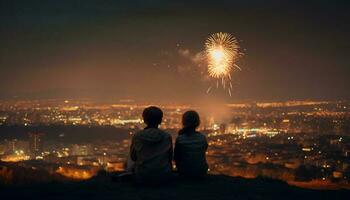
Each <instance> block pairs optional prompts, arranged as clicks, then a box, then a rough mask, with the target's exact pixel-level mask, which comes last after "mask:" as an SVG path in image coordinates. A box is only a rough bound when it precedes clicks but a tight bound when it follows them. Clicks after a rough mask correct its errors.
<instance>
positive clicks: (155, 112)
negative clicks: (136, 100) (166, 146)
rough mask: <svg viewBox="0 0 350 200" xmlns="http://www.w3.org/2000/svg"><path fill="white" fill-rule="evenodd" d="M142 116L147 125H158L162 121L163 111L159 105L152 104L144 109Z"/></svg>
mask: <svg viewBox="0 0 350 200" xmlns="http://www.w3.org/2000/svg"><path fill="white" fill-rule="evenodd" d="M142 117H143V121H144V122H145V124H147V126H149V127H158V125H159V124H160V123H162V119H163V112H162V110H161V109H160V108H158V107H155V106H150V107H147V108H145V109H144V110H143V113H142Z"/></svg>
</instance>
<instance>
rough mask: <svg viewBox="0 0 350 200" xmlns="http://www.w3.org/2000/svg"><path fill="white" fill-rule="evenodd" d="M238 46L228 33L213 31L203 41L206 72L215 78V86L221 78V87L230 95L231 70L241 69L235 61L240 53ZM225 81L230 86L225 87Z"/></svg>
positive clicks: (217, 85)
mask: <svg viewBox="0 0 350 200" xmlns="http://www.w3.org/2000/svg"><path fill="white" fill-rule="evenodd" d="M239 48H240V47H239V46H238V42H237V40H236V38H235V37H233V36H231V35H230V34H228V33H222V32H220V33H215V34H213V35H211V36H210V37H209V38H208V39H207V40H206V42H205V52H206V56H207V61H208V74H209V76H210V77H212V78H214V79H217V82H216V87H217V88H218V87H219V80H220V79H221V85H222V87H223V88H224V89H225V90H226V89H227V90H228V93H229V95H230V96H231V90H232V83H231V72H232V71H233V70H234V69H239V70H241V68H240V67H239V66H238V65H237V64H236V63H235V62H236V61H237V59H238V58H239V56H240V55H241V52H240V51H239ZM227 83H229V86H230V87H226V86H227V85H228V84H227ZM210 89H211V87H210ZM209 91H210V90H209ZM207 93H208V92H207Z"/></svg>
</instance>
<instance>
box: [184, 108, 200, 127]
mask: <svg viewBox="0 0 350 200" xmlns="http://www.w3.org/2000/svg"><path fill="white" fill-rule="evenodd" d="M199 124H200V119H199V115H198V113H197V112H196V111H194V110H189V111H187V112H185V113H184V114H183V115H182V125H183V126H184V128H190V129H196V128H197V127H198V126H199Z"/></svg>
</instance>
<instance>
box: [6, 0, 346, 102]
mask: <svg viewBox="0 0 350 200" xmlns="http://www.w3.org/2000/svg"><path fill="white" fill-rule="evenodd" d="M0 2H1V3H0V97H1V98H5V99H6V98H12V97H14V96H17V98H53V97H60V98H61V97H67V98H69V97H74V98H78V97H79V98H80V97H91V98H98V99H111V98H135V99H140V100H162V101H181V100H184V101H185V100H188V99H194V98H198V97H203V98H205V95H206V94H205V93H206V90H207V88H208V87H209V86H210V85H211V84H212V82H210V81H208V80H207V79H206V78H205V77H203V76H202V75H201V74H200V68H199V67H198V66H197V63H196V62H193V58H194V57H195V56H196V54H197V53H199V52H200V51H202V50H203V43H204V41H205V39H206V38H207V37H208V36H209V35H210V34H212V33H215V32H220V31H221V32H228V33H231V34H233V35H234V36H236V37H237V39H238V40H239V42H240V46H241V47H242V51H243V52H244V54H245V56H243V58H242V59H241V60H240V61H239V65H240V66H241V67H242V69H243V70H242V71H241V72H236V73H234V74H233V79H234V80H233V83H234V88H233V96H232V98H229V97H228V96H227V95H225V94H223V92H221V91H220V90H218V91H214V92H213V93H212V94H210V95H217V96H220V97H222V98H225V99H226V100H227V101H244V100H256V101H258V100H293V99H316V100H334V99H350V90H349V86H350V42H349V39H350V38H349V36H350V2H349V1H338V0H333V1H331V0H329V1H323V0H308V1H306V0H289V1H288V0H286V1H283V0H279V1H277V0H276V1H267V0H266V1H262V0H244V1H243V0H242V1H238V0H237V1H233V0H212V1H209V0H201V1H196V0H178V1H169V0H153V1H151V0H136V1H135V0H134V1H132V0H126V1H108V0H103V1H89V0H82V1H74V0H60V1H37V0H30V1H29V0H27V1H16V0H8V1H3V0H1V1H0Z"/></svg>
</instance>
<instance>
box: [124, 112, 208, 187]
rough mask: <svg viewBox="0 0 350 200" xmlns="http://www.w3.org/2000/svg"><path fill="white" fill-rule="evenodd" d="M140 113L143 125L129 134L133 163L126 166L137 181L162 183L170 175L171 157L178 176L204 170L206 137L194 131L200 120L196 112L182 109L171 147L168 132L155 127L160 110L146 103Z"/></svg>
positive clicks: (202, 173)
mask: <svg viewBox="0 0 350 200" xmlns="http://www.w3.org/2000/svg"><path fill="white" fill-rule="evenodd" d="M142 117H143V120H144V122H145V124H146V125H147V126H146V128H144V129H143V130H141V131H139V132H137V133H136V134H135V135H134V136H133V138H132V143H131V147H130V159H131V160H132V161H133V164H132V166H129V169H131V171H132V172H133V174H134V177H135V179H136V181H137V182H143V183H162V182H166V181H168V180H170V179H172V177H173V176H174V173H173V172H172V161H173V159H174V161H175V164H176V168H177V171H178V173H179V174H180V175H181V176H185V177H192V178H199V177H203V176H205V175H206V174H207V170H208V164H207V161H206V158H205V153H206V150H207V148H208V143H207V140H206V137H205V136H204V135H203V134H201V133H200V132H197V131H196V129H197V127H198V126H199V124H200V118H199V115H198V113H197V112H195V111H187V112H186V113H184V115H183V117H182V124H183V129H181V130H180V131H179V135H178V137H177V138H176V143H175V148H174V150H173V143H172V138H171V135H170V134H169V133H167V132H165V131H163V130H160V129H159V128H158V126H159V124H160V123H161V122H162V118H163V112H162V110H161V109H159V108H157V107H154V106H152V107H148V108H146V109H145V110H144V111H143V114H142Z"/></svg>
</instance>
